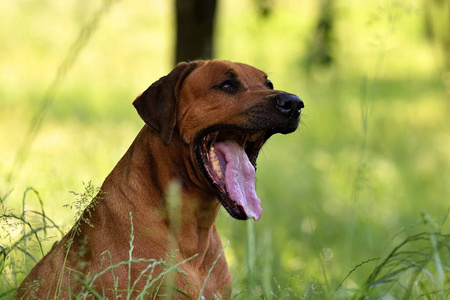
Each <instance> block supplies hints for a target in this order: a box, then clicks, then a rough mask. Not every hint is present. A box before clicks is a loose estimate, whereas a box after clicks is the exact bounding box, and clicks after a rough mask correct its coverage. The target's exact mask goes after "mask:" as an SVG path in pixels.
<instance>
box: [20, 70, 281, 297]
mask: <svg viewBox="0 0 450 300" xmlns="http://www.w3.org/2000/svg"><path fill="white" fill-rule="evenodd" d="M231 69H232V70H233V72H235V73H236V75H238V78H239V80H240V82H241V83H242V84H243V89H244V90H243V91H242V92H240V93H239V94H238V95H236V96H235V98H232V97H229V95H227V94H226V93H222V94H223V95H222V94H221V93H218V92H215V93H213V92H211V90H212V87H213V86H214V85H216V84H217V83H218V82H221V81H222V80H223V78H224V76H227V75H226V74H227V70H231ZM265 78H266V75H265V74H264V73H263V72H261V71H259V70H257V69H255V68H253V67H250V66H248V65H244V64H235V63H230V62H226V61H212V62H205V61H196V62H191V63H189V64H187V63H182V64H179V65H178V66H177V67H176V68H175V69H174V70H173V71H172V72H171V73H170V74H169V75H167V76H165V77H163V78H161V79H160V80H159V81H157V82H156V83H154V84H153V85H152V86H150V87H149V89H147V90H146V91H145V92H144V93H143V94H142V95H141V96H140V97H138V98H137V99H136V101H135V102H134V105H135V106H136V108H137V110H138V112H139V114H140V116H141V117H142V119H143V120H144V121H145V122H146V124H147V125H146V126H144V127H143V128H142V130H141V131H140V133H139V134H138V135H137V137H136V139H135V140H134V142H133V143H132V145H131V146H130V148H129V149H128V151H127V152H126V153H125V155H124V156H123V157H122V159H121V160H120V161H119V162H118V164H117V165H116V166H115V168H114V169H113V170H112V172H111V173H110V174H109V175H108V177H107V178H106V179H105V182H104V183H103V185H102V187H101V193H100V194H99V195H98V196H97V198H96V199H95V201H94V203H93V204H92V205H91V207H90V208H89V209H88V210H87V211H85V213H84V215H83V217H82V218H81V219H80V221H79V222H78V223H77V225H76V226H75V227H74V228H72V230H71V231H70V232H69V233H68V234H67V235H66V236H65V237H64V238H63V239H62V241H61V242H59V243H58V244H57V245H56V246H55V247H54V249H52V250H51V251H50V252H49V253H48V254H47V255H46V256H45V257H44V258H43V259H42V260H41V261H40V262H39V263H38V264H37V265H36V266H35V267H34V269H33V270H32V271H31V273H30V274H29V275H28V277H27V278H26V279H25V280H24V282H23V283H22V285H21V286H20V288H19V290H18V293H17V296H18V297H19V298H26V299H27V298H34V297H36V298H41V299H53V298H55V297H61V298H68V293H69V290H70V293H72V294H75V295H76V294H77V293H78V292H80V291H82V289H83V285H82V284H81V281H82V280H84V281H85V282H89V280H90V278H92V276H93V275H95V274H98V273H99V272H101V271H102V270H104V269H105V268H107V267H108V266H110V265H111V262H110V257H111V259H112V264H117V263H119V262H123V261H128V260H129V249H130V233H131V221H130V213H131V216H132V222H133V230H134V240H133V246H134V249H133V252H132V257H133V259H140V258H145V259H156V260H159V259H162V260H166V261H167V262H173V263H179V262H181V261H183V260H185V259H188V258H191V257H192V256H194V255H196V256H195V257H194V258H192V259H191V260H189V261H188V262H186V263H184V264H182V265H180V266H179V269H180V270H182V271H183V272H184V273H185V274H183V273H180V272H172V274H174V275H173V276H174V278H173V281H172V282H170V277H171V276H170V275H167V276H165V277H164V279H163V280H161V281H160V282H157V283H156V284H155V285H153V289H151V290H149V291H148V292H149V293H151V294H153V293H156V292H157V290H156V287H157V286H159V285H161V289H160V290H159V294H158V295H160V296H162V295H164V294H167V293H170V292H171V290H170V289H164V288H163V287H164V285H165V284H169V285H172V286H174V287H176V288H177V289H179V290H180V291H182V292H183V293H186V294H187V295H189V296H190V297H192V298H193V299H196V298H197V297H198V296H199V293H200V290H201V287H202V284H203V283H204V281H205V279H206V276H207V273H208V271H209V270H210V269H211V268H212V266H213V263H214V262H215V261H216V260H217V263H216V265H215V266H214V268H213V269H212V272H211V275H210V277H209V278H208V280H207V281H206V286H205V290H204V291H203V294H202V295H203V296H204V297H205V298H206V299H212V297H213V294H215V295H217V296H219V297H222V298H224V299H229V298H230V296H231V289H232V287H231V276H230V273H229V271H228V266H227V261H226V259H225V256H224V255H222V251H223V246H222V243H221V240H220V237H219V235H218V233H217V230H216V227H215V219H216V217H217V214H218V212H219V208H220V206H221V203H220V202H219V201H218V200H217V198H216V192H215V191H214V189H213V188H212V187H211V183H210V182H208V180H207V179H206V178H205V175H204V174H203V173H202V172H201V171H200V168H199V165H198V164H199V162H198V160H197V159H196V157H195V149H194V148H195V138H196V136H197V134H198V133H199V132H201V131H202V130H204V129H206V128H209V127H211V126H215V125H217V124H221V125H233V124H241V125H242V124H244V125H245V126H248V127H252V126H253V127H258V126H260V125H259V124H260V123H261V122H262V121H261V120H260V119H262V118H259V119H258V118H257V117H258V116H257V114H258V112H260V114H261V113H265V114H267V113H268V112H269V111H271V110H273V109H272V107H273V104H271V103H270V101H272V100H271V99H272V98H273V95H276V94H277V93H280V92H279V91H274V90H271V89H269V88H268V87H267V85H266V79H265ZM221 95H222V96H221ZM230 99H231V100H230ZM232 99H234V100H232ZM256 108H258V109H256ZM259 117H260V116H259ZM266 119H267V118H266ZM258 122H259V123H258ZM267 122H275V121H270V120H269V121H267ZM269 125H270V124H269ZM269 125H267V126H268V127H267V128H269V127H270V126H269ZM171 182H178V183H179V184H180V199H181V202H180V210H178V211H177V212H176V213H178V214H179V218H178V219H176V218H175V219H174V218H173V214H172V212H170V211H169V208H168V206H169V205H168V203H167V201H166V198H167V197H166V196H167V191H168V187H169V186H170V183H171ZM83 219H88V220H89V222H84V221H83ZM77 229H78V231H77ZM69 245H70V247H69ZM68 249H69V250H70V251H68ZM173 250H175V251H173ZM171 251H172V253H173V255H172V256H173V257H171V255H170V253H171ZM67 253H68V255H67V256H66V254H67ZM102 257H103V259H102ZM148 264H149V263H148V262H143V263H132V264H131V273H130V274H129V273H128V270H129V269H128V268H129V265H128V264H123V265H121V266H119V267H116V268H114V270H109V271H107V272H106V273H105V274H104V275H102V276H100V277H99V278H97V280H96V281H95V282H94V287H95V289H96V291H97V292H98V293H99V294H100V295H102V296H107V297H108V298H114V297H115V294H114V291H113V287H114V284H115V282H114V278H117V279H118V282H117V284H118V287H117V294H118V295H120V294H123V295H126V294H127V288H128V276H130V277H131V284H133V283H134V281H135V280H136V279H137V278H138V277H139V276H140V274H141V272H142V271H143V270H144V269H145V267H146V266H147V265H148ZM162 271H163V267H162V266H159V267H156V268H155V270H154V273H153V277H156V276H157V275H158V274H160V273H161V272H162ZM148 273H149V272H147V273H146V274H148ZM146 280H147V277H142V278H141V280H140V281H139V282H138V284H137V285H136V287H135V292H134V293H133V297H132V298H134V297H135V296H137V295H138V294H139V292H140V291H141V290H142V289H143V288H144V286H145V281H146ZM37 284H38V285H37ZM172 297H174V298H180V299H183V298H184V296H183V295H182V294H180V293H178V292H177V291H172Z"/></svg>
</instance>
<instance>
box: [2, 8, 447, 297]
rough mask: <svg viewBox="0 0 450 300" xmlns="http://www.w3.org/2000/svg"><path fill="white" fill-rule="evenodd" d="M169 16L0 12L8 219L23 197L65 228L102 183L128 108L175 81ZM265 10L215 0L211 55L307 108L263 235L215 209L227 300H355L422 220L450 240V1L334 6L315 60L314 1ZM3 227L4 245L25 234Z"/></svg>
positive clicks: (262, 177)
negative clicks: (165, 81)
mask: <svg viewBox="0 0 450 300" xmlns="http://www.w3.org/2000/svg"><path fill="white" fill-rule="evenodd" d="M172 2H173V1H158V0H146V1H143V0H133V1H118V2H116V3H112V5H111V6H110V7H109V9H107V10H100V11H101V14H99V13H98V12H99V8H101V7H102V5H104V2H102V1H75V0H66V1H48V0H41V1H25V0H20V1H0V45H1V46H0V48H1V50H0V53H1V55H0V141H1V147H0V158H1V159H0V176H1V177H0V178H1V179H0V196H1V204H0V208H1V209H2V210H3V211H2V212H4V213H9V212H11V211H20V210H21V207H22V200H23V197H24V195H23V194H24V191H25V189H26V188H27V187H30V186H31V187H33V188H35V189H36V190H37V191H38V192H39V195H40V197H41V198H42V201H43V203H44V207H45V212H46V214H47V216H49V217H50V218H51V219H52V220H54V221H55V222H56V223H57V224H59V225H61V226H62V227H63V228H65V230H68V229H69V228H70V227H71V225H72V224H73V222H74V217H73V216H74V211H73V210H70V209H68V208H66V207H63V206H64V205H65V204H70V203H72V202H73V201H74V200H75V197H74V195H73V194H71V193H70V191H76V192H82V191H83V189H84V186H83V182H85V183H86V182H89V181H92V183H93V184H94V185H95V186H100V185H101V184H102V181H103V179H104V178H105V177H106V176H107V175H108V173H109V171H110V170H111V169H112V168H113V167H114V165H115V163H117V161H118V160H119V159H120V157H121V156H122V155H123V154H124V153H125V151H126V149H127V148H128V146H129V145H130V144H131V142H132V140H133V139H134V137H135V136H136V134H137V133H138V131H139V129H140V128H141V127H142V126H143V122H142V121H141V119H140V118H139V117H138V115H137V113H136V112H135V111H134V108H133V107H132V105H131V103H132V101H133V100H134V98H135V97H136V96H137V95H138V94H139V93H140V92H142V91H143V90H145V89H146V88H147V87H148V86H149V85H150V84H151V83H152V82H154V81H155V80H157V79H158V78H159V77H161V76H163V75H165V74H167V73H168V72H169V71H170V70H171V69H172V67H173V60H174V38H175V30H174V28H175V25H174V18H175V17H174V3H172ZM256 2H257V1H254V0H219V1H218V7H217V15H216V28H215V33H214V45H215V58H218V59H227V60H231V61H240V62H245V63H248V64H251V65H254V66H256V67H258V68H260V69H262V70H264V71H265V72H267V73H268V74H269V78H270V79H271V81H272V82H273V83H274V85H275V88H276V89H281V90H286V91H289V92H292V93H295V94H297V95H299V96H300V97H301V98H302V99H303V100H304V101H305V103H306V108H305V109H304V114H303V115H302V123H301V125H300V127H299V129H298V130H297V131H296V132H295V133H293V134H290V135H286V136H282V135H278V136H274V137H273V138H272V139H271V140H269V141H268V142H267V144H266V145H265V147H264V148H263V150H262V152H261V154H260V156H259V159H258V172H257V192H258V195H259V197H260V198H261V199H262V203H263V204H262V205H263V215H262V218H261V220H260V221H258V222H257V223H254V224H249V222H252V221H249V222H241V221H236V220H234V219H232V218H231V217H230V216H229V215H228V214H227V213H226V212H225V210H221V212H220V215H219V219H218V221H217V225H218V228H219V232H220V234H221V236H222V238H223V241H224V244H225V243H226V242H227V241H229V244H228V246H227V248H226V250H225V251H226V255H227V259H228V261H229V264H230V269H231V271H232V275H233V279H234V295H236V297H237V298H239V297H241V298H242V299H245V298H246V297H247V298H249V297H250V296H249V295H253V296H254V297H255V298H257V297H265V298H272V297H279V298H283V297H285V298H289V297H293V298H302V297H305V298H308V297H310V298H311V297H312V296H311V295H313V296H317V297H319V298H320V295H322V296H323V297H325V296H324V295H328V296H329V295H334V296H336V293H335V290H336V289H337V288H338V287H340V288H341V289H343V291H340V292H339V293H342V295H343V296H342V297H344V298H345V297H346V296H349V295H351V294H352V291H353V290H354V289H358V288H359V287H361V286H362V285H363V283H364V281H365V280H366V279H367V277H368V276H369V274H370V273H371V272H372V271H373V270H374V268H375V266H376V265H377V263H378V262H379V261H378V260H377V258H382V257H385V256H386V255H388V253H389V252H390V250H391V249H392V248H393V247H395V246H396V245H397V244H398V242H399V241H401V240H402V239H404V238H405V237H406V236H407V235H408V234H409V231H410V230H414V228H416V226H420V224H421V223H423V220H424V216H427V218H428V217H429V218H431V220H434V221H432V223H433V222H434V223H433V224H435V226H438V225H439V226H442V227H439V230H441V231H442V232H446V233H447V234H448V232H449V230H448V229H449V225H448V222H446V223H445V222H441V221H440V220H441V219H442V218H445V217H446V215H447V214H448V209H449V207H450V118H449V116H450V96H449V95H450V89H449V87H450V83H449V81H450V75H449V74H450V72H449V69H450V67H449V61H450V58H449V57H450V54H449V53H450V50H448V49H447V50H446V47H447V48H450V46H448V44H450V38H449V37H448V35H449V32H450V26H449V25H448V24H450V21H449V20H450V2H449V1H418V0H417V1H415V0H410V1H409V0H404V1H400V0H399V1H394V0H382V1H352V0H350V1H343V0H335V1H333V6H332V10H331V12H330V13H331V14H332V28H331V30H330V31H329V34H330V36H329V39H327V40H326V42H327V44H326V45H325V46H323V45H322V46H323V47H327V48H326V49H327V51H329V54H330V59H329V61H328V60H326V61H325V62H322V63H321V62H320V61H319V62H318V61H317V60H316V59H315V58H316V57H317V55H318V53H319V54H320V49H321V47H322V46H321V45H320V42H321V40H320V36H318V35H319V34H320V30H318V27H317V26H318V21H319V19H320V17H321V13H322V12H323V11H321V9H323V7H322V6H321V2H320V1H317V2H314V1H293V0H280V1H278V0H277V1H272V2H270V3H271V4H270V7H271V10H270V13H269V14H268V15H264V14H262V13H261V12H260V11H259V10H258V5H257V3H256ZM428 4H430V6H429V7H428V6H427V5H428ZM440 5H441V6H440ZM430 9H431V10H430ZM446 12H449V13H446ZM96 14H97V15H96ZM96 16H97V17H98V22H97V23H95V24H96V27H95V28H90V29H91V31H90V32H89V34H90V36H89V38H87V39H86V41H85V42H86V44H85V45H84V44H82V43H81V44H82V48H81V50H80V52H79V55H76V56H74V58H75V60H74V61H69V62H68V61H67V59H66V58H67V55H68V53H69V55H70V51H76V50H77V49H76V47H77V42H76V40H77V37H79V35H80V31H81V30H82V28H83V26H85V24H87V23H88V22H90V20H92V18H95V17H96ZM430 20H431V21H430ZM81 32H82V31H81ZM318 39H319V40H318ZM446 43H447V44H446ZM73 45H75V46H73ZM78 46H79V45H78ZM74 47H75V48H74ZM70 49H72V50H70ZM446 51H448V52H447V53H446ZM64 64H66V65H64ZM62 65H63V66H62ZM61 66H62V67H61ZM64 67H65V68H66V69H65V71H67V72H66V73H64V75H63V76H61V73H58V72H61V68H64ZM58 70H60V71H58ZM58 74H60V75H58ZM58 76H60V77H58ZM55 78H57V79H56V81H57V82H58V85H57V88H55V87H54V86H52V83H53V82H55ZM58 78H59V79H58ZM43 108H44V109H43ZM39 112H42V115H41V116H42V119H40V120H41V121H42V122H41V123H39V122H40V121H39V122H38V123H39V124H40V127H39V128H38V130H37V131H36V132H35V133H34V132H32V133H31V134H27V132H30V131H29V128H30V124H32V120H33V118H36V114H37V113H39ZM34 120H36V119H34ZM34 134H35V135H34ZM34 137H35V138H34ZM24 141H25V144H24ZM27 143H29V144H27ZM22 145H28V146H27V149H28V151H29V152H28V153H25V155H23V156H20V155H19V156H18V153H19V152H20V149H22V148H21V147H22ZM17 157H19V159H17ZM11 172H13V176H10V175H11ZM26 197H27V202H26V203H27V204H26V205H27V208H29V209H31V208H34V207H36V209H37V208H38V206H39V205H38V201H36V199H35V198H36V197H35V196H34V195H32V194H28V195H27V196H26ZM427 220H428V219H427ZM111 221H113V220H111ZM436 224H438V225H436ZM1 230H2V232H3V233H2V236H0V238H1V239H0V245H2V246H3V247H5V248H6V247H7V246H8V243H10V242H11V241H12V240H14V238H15V236H16V235H19V234H20V233H19V232H17V229H16V228H14V227H5V226H3V227H2V229H1ZM6 231H8V235H7V234H6ZM57 239H58V235H57V234H55V235H54V238H53V239H52V238H50V239H49V240H48V243H47V244H45V245H46V247H47V249H49V247H50V246H51V244H52V242H54V241H56V240H57ZM447 251H448V249H447ZM38 257H39V256H38ZM14 259H16V260H19V259H20V258H19V256H16V257H15V258H14ZM372 260H373V261H372ZM366 261H368V262H367V263H364V264H362V263H363V262H366ZM447 263H448V262H447ZM359 264H362V266H360V267H358V268H356V269H355V270H354V268H355V267H356V266H358V265H359ZM249 268H250V270H249ZM352 270H354V271H353V272H351V271H352ZM350 272H351V274H349V273H350ZM447 274H448V271H447ZM250 275H251V276H252V278H253V279H252V280H254V284H252V286H251V288H249V287H248V282H249V280H250V279H249V278H250ZM347 275H349V276H348V277H347ZM5 276H6V275H5ZM21 276H22V277H23V274H22V275H19V279H20V278H21ZM446 276H447V277H446V280H448V275H446ZM5 278H6V277H5ZM19 279H18V280H19ZM447 286H448V281H447ZM283 295H284V296H283ZM447 295H448V294H447Z"/></svg>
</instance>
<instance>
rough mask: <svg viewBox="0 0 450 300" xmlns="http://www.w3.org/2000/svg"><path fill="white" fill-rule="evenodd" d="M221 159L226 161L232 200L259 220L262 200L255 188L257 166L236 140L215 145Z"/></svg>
mask: <svg viewBox="0 0 450 300" xmlns="http://www.w3.org/2000/svg"><path fill="white" fill-rule="evenodd" d="M214 150H215V152H216V154H217V156H218V157H219V161H221V164H220V166H221V167H223V163H222V161H223V160H224V162H225V168H224V173H225V174H224V175H225V176H224V177H225V187H226V189H227V192H228V195H229V197H230V199H231V200H233V201H234V202H236V203H237V204H238V205H240V206H242V208H243V209H244V211H245V213H246V215H247V216H248V217H250V218H253V219H254V220H255V221H258V220H259V219H260V218H261V213H262V209H261V200H260V199H259V198H258V196H257V195H256V190H255V168H254V167H253V165H252V163H251V162H250V160H249V159H248V156H247V154H246V153H245V150H244V149H243V148H242V147H241V146H240V145H239V144H237V143H236V142H233V141H224V142H219V143H216V144H215V145H214Z"/></svg>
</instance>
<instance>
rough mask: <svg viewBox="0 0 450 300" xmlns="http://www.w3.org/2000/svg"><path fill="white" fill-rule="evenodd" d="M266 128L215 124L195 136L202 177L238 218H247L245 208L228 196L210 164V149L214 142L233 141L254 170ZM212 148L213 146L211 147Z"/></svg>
mask: <svg viewBox="0 0 450 300" xmlns="http://www.w3.org/2000/svg"><path fill="white" fill-rule="evenodd" d="M270 135H271V134H268V132H267V131H266V130H249V129H247V128H241V127H231V126H216V127H211V128H208V129H206V130H204V131H202V132H201V133H199V134H198V135H197V137H196V142H195V146H196V148H197V149H196V151H195V152H196V153H195V154H196V157H197V162H198V164H199V166H200V169H201V171H202V172H201V173H202V174H203V177H205V178H206V180H207V182H208V183H209V185H210V186H212V187H213V190H214V191H215V192H216V194H217V196H218V199H219V201H220V202H221V204H222V206H223V207H224V208H225V209H226V210H227V211H228V213H229V214H230V215H231V216H232V217H234V218H236V219H239V220H246V219H248V217H249V216H248V215H247V213H246V212H245V209H244V208H243V207H242V206H241V205H239V204H238V203H236V202H235V201H234V200H232V199H231V198H230V195H229V193H228V191H227V189H226V186H225V181H224V179H223V178H219V177H218V175H217V172H215V171H214V169H213V166H212V165H211V159H210V150H211V147H214V145H215V144H216V143H221V142H230V141H232V142H235V143H237V144H238V145H239V146H240V147H242V148H243V149H244V151H245V153H246V155H247V157H248V159H249V161H250V163H251V164H252V166H253V168H254V169H255V171H256V160H257V158H258V154H259V151H260V150H261V148H262V146H263V144H264V142H265V141H266V140H267V139H268V138H269V137H270ZM213 149H214V148H213ZM255 219H256V218H255Z"/></svg>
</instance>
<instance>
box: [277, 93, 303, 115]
mask: <svg viewBox="0 0 450 300" xmlns="http://www.w3.org/2000/svg"><path fill="white" fill-rule="evenodd" d="M275 107H276V108H277V109H278V111H280V112H281V113H283V114H285V115H288V116H289V117H298V115H299V114H300V111H301V109H302V108H304V107H305V104H304V103H303V101H302V100H301V99H300V98H299V97H297V96H295V95H292V94H280V95H277V96H276V98H275Z"/></svg>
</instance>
